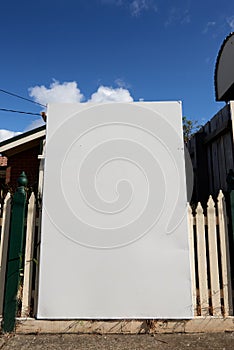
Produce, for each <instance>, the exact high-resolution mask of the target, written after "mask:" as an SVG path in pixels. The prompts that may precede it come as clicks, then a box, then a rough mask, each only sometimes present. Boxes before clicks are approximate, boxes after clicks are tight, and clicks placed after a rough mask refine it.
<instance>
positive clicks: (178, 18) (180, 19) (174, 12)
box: [164, 7, 191, 27]
mask: <svg viewBox="0 0 234 350" xmlns="http://www.w3.org/2000/svg"><path fill="white" fill-rule="evenodd" d="M190 22H191V18H190V12H189V9H182V8H179V7H171V8H170V9H169V13H168V16H167V20H166V21H165V23H164V24H165V27H168V26H170V25H173V24H176V23H179V24H189V23H190Z"/></svg>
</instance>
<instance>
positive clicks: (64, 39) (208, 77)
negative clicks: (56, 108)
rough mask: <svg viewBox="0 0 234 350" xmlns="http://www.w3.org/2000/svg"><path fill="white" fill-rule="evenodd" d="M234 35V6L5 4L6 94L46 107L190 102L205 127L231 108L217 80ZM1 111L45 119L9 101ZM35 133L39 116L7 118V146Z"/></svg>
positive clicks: (178, 0)
mask: <svg viewBox="0 0 234 350" xmlns="http://www.w3.org/2000/svg"><path fill="white" fill-rule="evenodd" d="M231 31H234V4H233V2H232V1H230V0H222V1H215V0H213V1H211V0H207V1H191V0H89V1H88V0H56V1H54V0H40V1H29V0H21V1H17V0H11V1H10V0H9V1H7V2H6V1H5V2H1V5H0V47H1V50H0V89H4V90H7V91H10V92H13V93H16V94H18V95H21V96H25V97H26V98H32V99H34V100H37V101H39V102H40V101H46V99H48V101H50V100H49V99H50V97H51V96H52V95H53V94H54V95H55V94H57V92H59V94H58V95H57V97H59V96H60V97H61V94H62V93H63V92H64V93H65V94H68V95H69V94H70V93H71V94H72V95H73V97H72V99H71V101H74V99H75V101H77V102H79V101H87V100H89V99H94V97H95V96H96V98H97V97H98V98H99V99H98V98H97V100H98V101H102V99H100V95H102V96H103V95H104V97H105V96H109V95H110V94H112V96H113V94H114V95H115V97H114V98H113V99H114V100H121V98H122V97H123V100H131V98H132V99H133V100H135V101H138V100H139V99H144V100H145V101H160V100H162V101H164V100H182V102H183V114H184V115H186V116H187V117H188V118H191V119H194V120H198V121H199V122H204V121H205V120H208V119H210V118H211V117H212V116H213V115H214V114H215V113H216V112H217V111H218V110H219V109H220V108H222V107H223V105H224V104H223V103H220V102H219V103H218V102H215V94H214V79H213V77H214V68H215V61H216V57H217V54H218V51H219V49H220V46H221V44H222V42H223V40H224V39H225V37H226V36H227V35H228V34H229V33H230V32H231ZM65 82H69V83H70V85H69V84H65V85H64V83H65ZM43 85H44V88H41V86H43ZM36 86H37V87H38V88H37V89H36V90H35V89H34V90H31V94H32V96H31V97H30V92H29V88H33V87H36ZM64 86H65V87H64ZM100 87H101V90H100ZM55 88H56V91H55ZM59 88H61V89H60V91H59ZM63 89H64V90H63ZM108 89H109V90H108ZM51 90H52V92H51ZM95 93H96V95H94V97H93V96H92V95H93V94H95ZM42 94H44V95H43V96H41V95H42ZM108 94H109V95H108ZM54 95H53V96H52V97H53V99H52V100H56V99H55V96H54ZM74 95H76V96H75V97H74ZM120 95H121V96H122V97H121V96H120ZM119 96H120V97H119ZM104 100H105V98H104ZM48 101H46V102H48ZM68 101H70V100H69V99H68ZM0 108H8V109H15V110H21V111H28V112H35V113H40V111H41V108H40V107H39V106H37V105H34V104H31V103H29V102H26V101H23V100H20V99H17V98H14V97H11V96H8V95H6V94H3V93H0ZM37 125H39V122H38V117H37V116H28V115H23V114H22V115H20V114H16V113H7V112H0V138H3V137H6V132H5V131H4V132H3V130H10V131H13V132H18V131H19V132H22V131H25V130H27V129H28V128H30V127H32V126H37ZM12 135H14V133H8V136H12Z"/></svg>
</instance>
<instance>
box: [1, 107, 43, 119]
mask: <svg viewBox="0 0 234 350" xmlns="http://www.w3.org/2000/svg"><path fill="white" fill-rule="evenodd" d="M0 111H3V112H12V113H21V114H30V115H39V116H40V117H41V114H40V113H33V112H23V111H15V110H14V109H6V108H0Z"/></svg>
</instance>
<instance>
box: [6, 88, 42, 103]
mask: <svg viewBox="0 0 234 350" xmlns="http://www.w3.org/2000/svg"><path fill="white" fill-rule="evenodd" d="M0 92H3V93H4V94H7V95H11V96H14V97H17V98H20V99H21V100H25V101H28V102H31V103H34V104H36V105H39V106H41V107H46V106H45V105H43V104H41V103H39V102H35V101H33V100H30V99H29V98H26V97H22V96H19V95H17V94H14V93H13V92H9V91H6V90H3V89H0Z"/></svg>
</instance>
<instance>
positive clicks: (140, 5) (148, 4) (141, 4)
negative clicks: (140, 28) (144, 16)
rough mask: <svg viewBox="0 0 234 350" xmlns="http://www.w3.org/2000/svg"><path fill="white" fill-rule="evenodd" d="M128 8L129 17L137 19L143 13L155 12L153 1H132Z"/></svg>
mask: <svg viewBox="0 0 234 350" xmlns="http://www.w3.org/2000/svg"><path fill="white" fill-rule="evenodd" d="M129 8H130V12H131V15H132V16H135V17H138V16H139V15H140V14H141V12H143V11H147V10H154V11H157V7H156V4H155V1H153V0H134V1H131V2H130V4H129Z"/></svg>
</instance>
